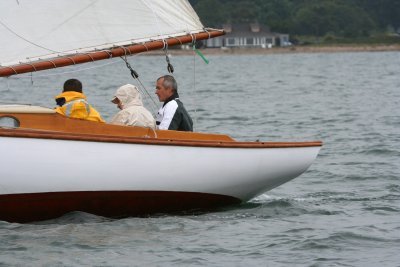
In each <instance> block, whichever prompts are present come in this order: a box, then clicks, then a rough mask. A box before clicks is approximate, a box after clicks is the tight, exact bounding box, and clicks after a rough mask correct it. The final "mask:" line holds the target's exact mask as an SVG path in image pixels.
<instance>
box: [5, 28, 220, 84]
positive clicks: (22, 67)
mask: <svg viewBox="0 0 400 267" xmlns="http://www.w3.org/2000/svg"><path fill="white" fill-rule="evenodd" d="M224 34H225V32H224V31H222V30H221V31H218V30H212V31H204V32H200V33H194V34H187V35H184V36H179V37H169V38H165V39H161V40H154V41H148V42H145V43H140V44H132V45H128V46H123V47H114V48H111V49H105V50H99V51H94V52H87V53H80V54H72V55H66V56H61V57H57V58H51V59H46V60H42V61H36V62H32V63H21V64H18V65H14V66H0V77H8V76H12V75H16V74H22V73H27V72H35V71H41V70H47V69H54V68H60V67H65V66H70V65H76V64H82V63H87V62H93V61H98V60H103V59H109V58H114V57H121V56H125V55H127V56H129V55H132V54H138V53H141V52H146V51H151V50H159V49H162V48H164V47H165V43H166V44H167V45H168V46H175V45H180V44H185V43H191V42H193V41H199V40H204V39H209V38H213V37H218V36H221V35H224ZM164 41H165V43H164Z"/></svg>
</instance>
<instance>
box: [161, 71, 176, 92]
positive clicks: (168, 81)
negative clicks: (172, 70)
mask: <svg viewBox="0 0 400 267" xmlns="http://www.w3.org/2000/svg"><path fill="white" fill-rule="evenodd" d="M159 79H164V80H163V86H164V87H165V88H172V90H173V91H174V92H178V83H177V82H176V80H175V78H174V77H173V76H171V75H164V76H161V77H160V78H158V79H157V81H158V80H159Z"/></svg>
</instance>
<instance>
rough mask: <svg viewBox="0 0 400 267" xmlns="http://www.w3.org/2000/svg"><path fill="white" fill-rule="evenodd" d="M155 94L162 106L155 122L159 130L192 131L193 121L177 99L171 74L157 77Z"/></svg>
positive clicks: (174, 81)
mask: <svg viewBox="0 0 400 267" xmlns="http://www.w3.org/2000/svg"><path fill="white" fill-rule="evenodd" d="M156 95H157V96H158V99H159V100H160V102H164V104H163V106H162V107H161V108H160V110H159V111H158V113H157V118H156V124H157V128H158V129H160V130H177V131H193V121H192V118H190V116H189V113H188V112H187V111H186V109H185V107H184V106H183V104H182V102H181V101H180V100H179V95H178V85H177V83H176V80H175V78H174V77H172V76H171V75H165V76H161V77H160V78H158V79H157V83H156Z"/></svg>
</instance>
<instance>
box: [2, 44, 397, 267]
mask: <svg viewBox="0 0 400 267" xmlns="http://www.w3.org/2000/svg"><path fill="white" fill-rule="evenodd" d="M208 58H209V59H210V64H209V65H206V64H204V63H203V62H202V61H201V60H200V59H199V58H195V57H192V56H180V57H172V58H171V61H172V63H173V65H174V67H175V70H176V78H177V80H178V83H179V90H180V93H181V99H182V100H183V102H184V103H185V105H186V106H187V108H188V109H189V110H190V113H191V114H192V115H193V117H194V118H195V122H196V130H198V131H206V132H220V133H227V134H230V135H231V136H233V137H234V138H236V139H238V140H257V139H261V140H269V141H303V140H322V141H324V147H323V149H322V150H321V153H320V155H319V156H318V158H317V160H316V161H315V162H314V164H313V165H312V166H311V168H310V169H309V170H308V171H307V172H306V173H304V174H303V175H302V176H300V177H298V178H297V179H295V180H293V181H291V182H289V183H287V184H285V185H283V186H280V187H279V188H276V189H274V190H272V191H270V192H267V193H265V194H264V195H261V196H260V197H258V198H256V199H254V200H252V201H251V202H250V203H247V204H243V205H242V206H239V207H237V208H235V209H229V210H221V211H220V212H214V213H208V214H200V215H199V214H197V215H188V216H160V217H152V218H127V219H123V220H111V219H106V218H102V217H97V216H94V215H91V214H85V213H73V214H68V215H65V216H64V217H62V218H59V219H55V220H52V221H46V222H41V223H34V224H25V225H21V224H10V223H6V222H0V235H1V242H0V262H1V263H3V265H5V266H8V265H15V266H19V265H30V266H32V265H33V266H35V265H36V266H38V265H44V266H82V265H96V266H144V265H150V266H175V265H180V266H196V265H198V266H400V256H399V251H400V159H399V158H400V111H399V107H400V78H399V77H400V53H398V52H388V53H386V52H385V53H383V52H382V53H338V54H288V55H260V56H226V55H224V56H209V57H208ZM164 59H165V58H164V57H163V56H136V57H133V58H131V59H130V62H131V64H132V65H133V66H134V68H135V69H136V70H137V71H138V72H139V74H140V75H141V80H142V82H143V84H144V85H145V87H146V88H147V89H148V90H149V92H150V94H151V95H154V89H153V88H154V80H155V79H156V78H157V77H159V76H160V75H162V74H165V72H166V63H165V60H164ZM104 64H107V65H104ZM102 65H103V66H102ZM95 66H96V67H98V68H96V69H87V68H92V67H93V65H83V66H80V67H79V68H76V67H75V68H64V69H61V70H59V72H55V71H49V72H43V73H36V74H33V77H32V81H33V83H32V81H31V77H30V75H27V76H25V78H21V79H15V78H10V79H1V80H0V101H1V102H6V103H7V102H19V103H32V104H39V105H44V106H49V107H53V106H54V100H53V97H54V96H55V95H56V94H58V93H59V91H60V90H61V86H62V84H63V82H64V80H66V79H68V78H72V77H76V78H79V79H81V80H82V82H83V84H84V87H85V89H84V90H85V92H86V94H87V95H88V98H89V101H90V102H91V103H92V104H93V105H94V106H95V107H96V108H97V109H98V110H99V111H100V112H101V113H102V114H103V115H104V117H105V118H106V119H110V118H111V116H112V115H113V114H114V113H115V112H117V110H116V108H115V106H114V105H113V104H111V103H110V102H109V100H110V99H111V97H112V95H113V92H114V90H115V89H116V88H117V87H118V86H120V85H123V84H125V83H128V82H131V83H134V82H133V81H132V78H131V77H130V76H129V72H128V70H127V69H126V67H125V66H124V64H123V61H122V60H114V61H111V62H101V63H100V64H95ZM77 70H79V71H78V72H76V71H77ZM74 71H75V72H74ZM42 75H43V76H46V77H42ZM154 99H155V98H154ZM146 103H147V105H148V107H149V109H151V110H154V109H153V108H152V106H154V103H153V102H152V101H150V100H149V99H147V100H146ZM156 105H157V106H158V105H159V103H157V102H156ZM155 164H156V162H155ZM111 178H112V177H110V179H111ZM0 265H1V264H0Z"/></svg>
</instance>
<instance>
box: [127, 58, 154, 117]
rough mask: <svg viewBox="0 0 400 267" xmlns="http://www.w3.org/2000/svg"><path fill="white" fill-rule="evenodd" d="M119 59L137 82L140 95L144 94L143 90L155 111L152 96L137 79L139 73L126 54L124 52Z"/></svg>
mask: <svg viewBox="0 0 400 267" xmlns="http://www.w3.org/2000/svg"><path fill="white" fill-rule="evenodd" d="M121 59H122V60H123V61H125V64H126V67H127V68H128V69H129V70H130V72H131V76H132V78H133V79H135V80H136V81H137V82H138V83H139V90H140V93H141V94H142V95H144V92H145V93H146V95H147V97H148V98H149V99H150V100H151V101H150V104H151V105H152V110H153V113H155V112H156V111H157V109H158V107H157V103H156V102H155V100H154V98H153V97H152V96H151V94H150V93H149V91H148V90H147V89H146V87H145V86H144V84H143V83H142V81H141V80H140V79H139V74H138V73H137V72H136V71H135V70H134V69H133V68H132V66H131V64H130V63H129V62H128V59H127V57H126V54H125V57H121Z"/></svg>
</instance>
